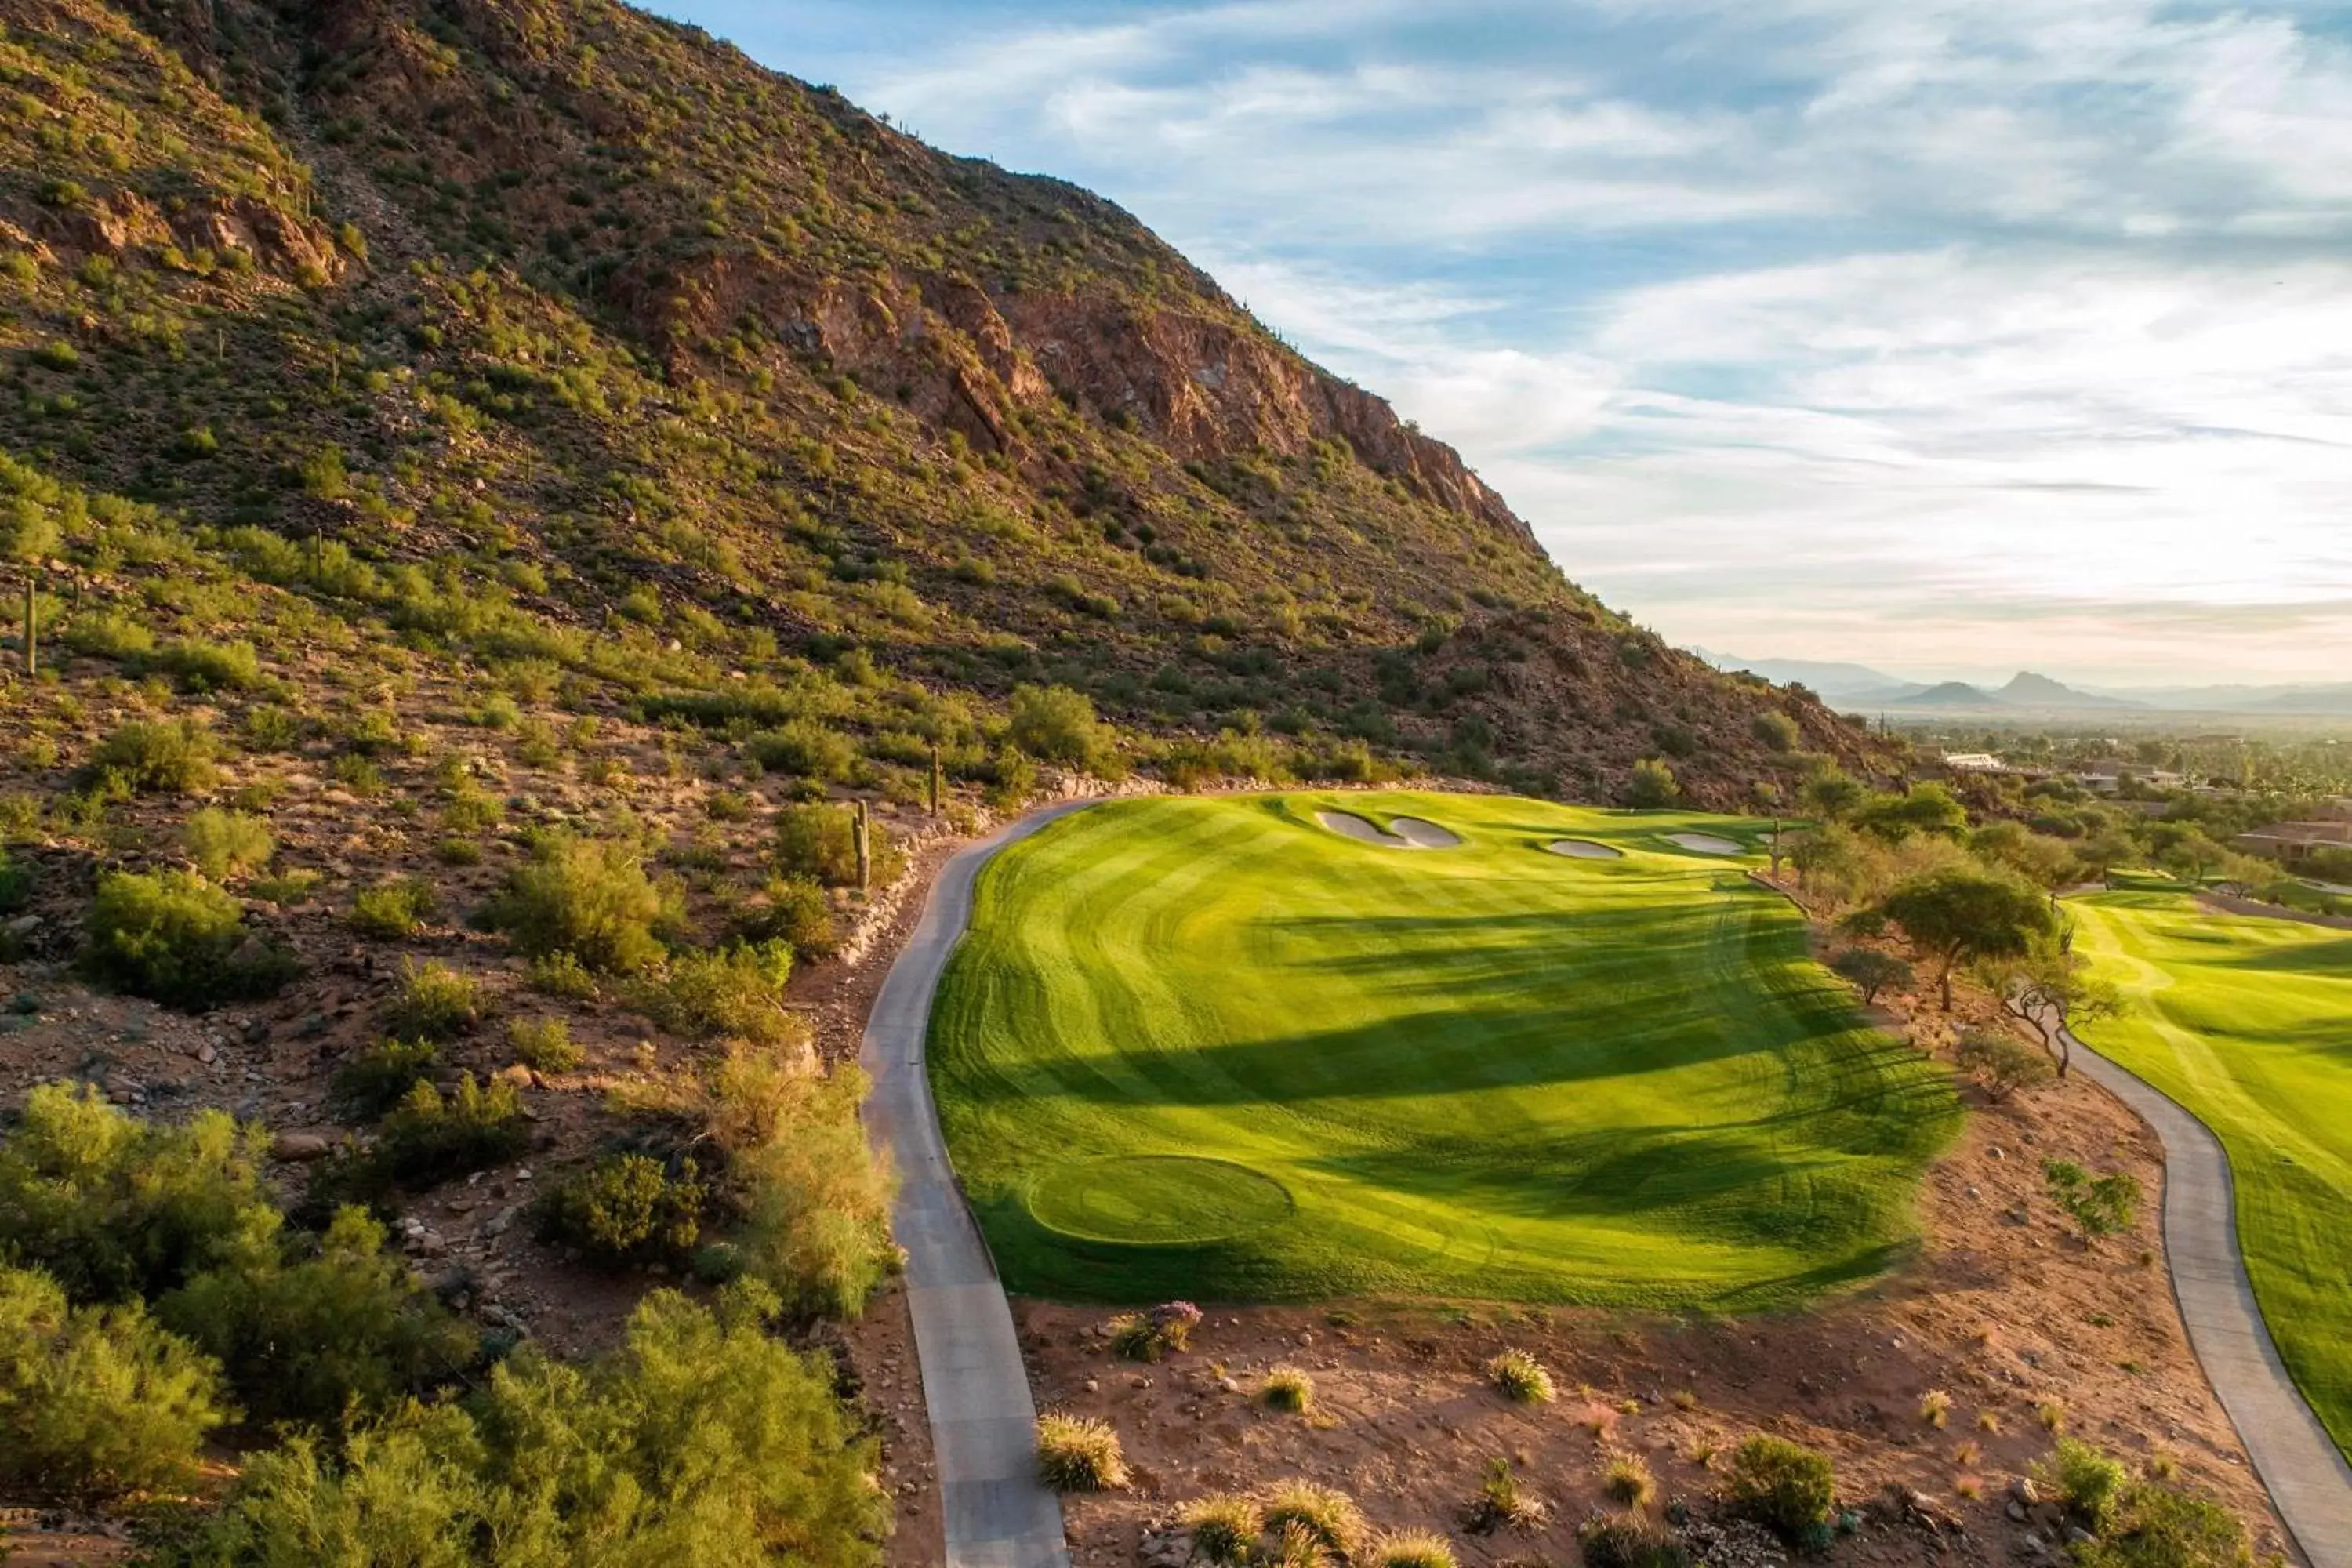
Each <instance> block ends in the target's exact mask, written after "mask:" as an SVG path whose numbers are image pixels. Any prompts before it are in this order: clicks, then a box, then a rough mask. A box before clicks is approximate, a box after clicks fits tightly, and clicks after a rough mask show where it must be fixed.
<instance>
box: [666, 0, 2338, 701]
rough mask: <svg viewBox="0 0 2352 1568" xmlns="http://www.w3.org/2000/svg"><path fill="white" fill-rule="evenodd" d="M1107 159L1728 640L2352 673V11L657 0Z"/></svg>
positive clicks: (1885, 660)
mask: <svg viewBox="0 0 2352 1568" xmlns="http://www.w3.org/2000/svg"><path fill="white" fill-rule="evenodd" d="M659 8H660V9H662V10H664V11H666V12H667V13H668V14H670V15H673V16H682V17H684V18H686V19H688V20H692V21H695V22H698V23H700V24H701V25H702V26H706V27H708V28H709V30H710V31H712V32H713V33H716V34H718V35H719V36H721V37H728V38H730V39H732V40H733V41H735V42H736V43H738V44H740V46H742V47H744V48H745V49H746V50H747V51H748V52H750V53H751V55H753V56H754V57H756V58H760V59H761V60H763V61H765V62H767V63H768V64H770V65H772V66H774V67H776V68H779V69H782V70H786V71H790V72H791V73H793V75H796V76H799V77H802V78H804V79H810V80H814V81H824V82H832V83H835V84H836V85H838V86H839V87H840V88H841V89H843V90H844V91H845V92H846V93H848V94H849V95H850V96H851V97H852V98H853V99H855V100H857V101H858V102H860V103H862V104H863V105H865V106H866V108H868V109H870V110H875V111H877V112H881V113H887V114H888V115H890V116H891V118H892V119H893V120H894V121H896V122H897V123H898V124H899V125H901V126H902V127H904V128H906V129H908V130H909V131H911V132H915V133H917V134H919V135H920V136H922V137H924V138H925V139H926V140H928V141H929V142H933V143H935V144H937V145H940V146H942V147H945V148H948V149H950V150H951V151H953V152H957V153H973V154H979V155H982V156H986V157H991V158H994V159H996V160H997V161H999V162H1001V163H1005V164H1007V165H1008V166H1010V167H1013V168H1016V169H1022V170H1033V171H1039V172H1045V173H1050V174H1056V175H1059V176H1061V177H1063V178H1066V179H1069V180H1073V181H1076V182H1077V183H1079V184H1085V185H1087V186H1089V187H1091V188H1093V189H1095V190H1097V191H1099V192H1101V193H1103V194H1104V195H1108V196H1109V197H1111V198H1112V199H1113V200H1116V201H1118V202H1119V203H1120V204H1122V205H1125V206H1127V207H1128V208H1129V210H1131V211H1133V212H1134V213H1135V214H1136V215H1137V216H1139V217H1140V218H1142V219H1143V220H1144V221H1145V222H1146V223H1148V224H1150V226H1152V227H1153V228H1155V229H1157V230H1158V231H1159V232H1160V234H1161V235H1163V236H1164V237H1167V238H1168V239H1169V240H1170V241H1171V243H1173V244H1175V245H1176V246H1177V247H1179V248H1181V249H1182V250H1183V251H1185V252H1186V253H1187V254H1188V255H1190V256H1191V257H1192V258H1193V259H1194V260H1196V261H1198V262H1200V263H1201V264H1202V265H1203V266H1205V267H1206V268H1209V270H1210V271H1212V272H1213V273H1214V274H1215V275H1216V276H1217V277H1218V278H1219V279H1221V280H1222V281H1223V283H1224V284H1225V285H1226V287H1227V288H1228V289H1231V290H1232V291H1233V292H1234V294H1235V295H1237V296H1238V297H1240V298H1241V299H1242V300H1244V301H1245V302H1246V303H1248V304H1249V305H1250V306H1251V307H1252V308H1253V309H1254V310H1256V312H1257V313H1258V315H1259V316H1260V317H1261V318H1262V319H1264V320H1265V321H1267V322H1268V323H1269V324H1270V325H1272V326H1273V327H1275V328H1276V330H1277V331H1281V332H1282V333H1283V334H1284V335H1285V336H1286V337H1287V338H1288V339H1289V340H1290V341H1291V342H1294V343H1296V344H1297V345H1298V346H1299V347H1300V348H1301V349H1303V350H1304V351H1305V352H1307V353H1309V354H1310V355H1312V356H1313V357H1315V358H1316V359H1318V360H1319V361H1320V362H1322V363H1325V364H1327V365H1329V366H1330V367H1331V368H1333V369H1334V370H1337V371H1339V372H1340V373H1342V374H1347V375H1349V376H1351V377H1354V378H1355V379H1357V380H1359V381H1360V382H1362V383H1363V384H1366V385H1367V386H1370V387H1371V388H1373V389H1375V390H1377V391H1379V392H1381V393H1383V394H1385V395H1388V396H1389V397H1390V398H1391V400H1392V401H1394V402H1395V403H1396V405H1397V406H1398V408H1399V409H1400V411H1402V413H1404V414H1406V415H1408V416H1412V417H1413V418H1416V419H1418V420H1419V421H1420V423H1421V424H1422V426H1423V428H1425V429H1427V430H1428V431H1430V432H1431V433H1432V434H1433V435H1437V436H1440V437H1444V438H1445V439H1447V440H1450V441H1452V442H1454V444H1455V445H1456V446H1458V447H1461V448H1462V450H1463V452H1464V453H1465V456H1466V457H1468V458H1469V459H1470V461H1471V462H1472V463H1473V464H1474V465H1475V466H1476V467H1477V468H1479V470H1480V471H1481V473H1482V474H1483V475H1484V476H1485V477H1486V479H1488V480H1490V481H1491V482H1492V483H1494V484H1495V485H1496V487H1497V488H1499V489H1501V490H1502V492H1503V493H1504V494H1505V495H1506V496H1507V498H1508V499H1509V500H1511V502H1512V504H1513V505H1514V506H1515V507H1516V508H1517V510H1518V511H1519V512H1520V514H1521V515H1523V516H1525V517H1526V518H1527V519H1528V521H1530V522H1531V523H1532V524H1533V525H1534V526H1535V528H1536V531H1537V532H1538V535H1539V536H1540V537H1541V538H1542V540H1543V542H1544V543H1545V545H1546V547H1547V548H1549V550H1550V552H1552V554H1553V556H1554V557H1555V558H1556V559H1557V560H1559V563H1561V565H1562V566H1563V567H1564V568H1565V569H1566V570H1567V572H1568V573H1569V574H1570V576H1571V577H1573V578H1575V579H1576V580H1577V581H1579V582H1580V583H1582V584H1585V585H1586V586H1588V587H1590V588H1591V589H1593V590H1594V591H1595V592H1598V593H1600V594H1601V595H1603V596H1604V597H1605V598H1607V599H1608V600H1609V601H1610V602H1611V603H1612V604H1614V605H1618V606H1619V607H1620V608H1622V609H1623V610H1625V611H1626V612H1628V613H1629V614H1631V615H1633V616H1636V617H1637V618H1639V619H1641V620H1643V621H1644V622H1646V623H1648V624H1650V625H1652V626H1655V627H1656V628H1657V629H1658V630H1659V631H1661V632H1662V633H1664V635H1665V636H1667V637H1670V638H1673V639H1674V640H1675V641H1678V642H1683V643H1686V644H1689V643H1696V644H1703V645H1705V646H1706V647H1712V648H1717V649H1728V650H1732V651H1735V652H1738V653H1741V654H1745V655H1748V656H1749V657H1752V658H1762V657H1776V656H1777V657H1782V658H1853V659H1859V660H1862V661H1864V662H1867V663H1873V664H1876V665H1880V666H1882V667H1892V668H1896V669H1899V670H1903V671H1914V670H1916V671H1920V672H1923V673H1937V674H1947V673H1948V674H1954V675H1962V676H1971V677H1993V676H2006V675H2007V674H2008V673H2009V672H2010V671H2011V670H2013V669H2016V668H2020V667H2030V668H2039V669H2042V670H2045V671H2047V672H2048V673H2052V674H2055V675H2059V676H2061V677H2062V678H2071V679H2079V680H2090V681H2095V682H2096V681H2108V682H2117V681H2130V680H2135V679H2151V680H2164V681H2184V682H2185V681H2202V680H2209V679H2210V680H2231V679H2248V680H2279V679H2352V0H2347V3H2346V4H2336V5H2317V4H2314V5H2242V6H2233V7H2222V6H2210V5H2148V4H2135V3H2128V0H2035V3H2034V4H2032V5H2017V4H2014V3H2013V0H1906V3H1905V4H1903V5H1888V4H1886V3H1885V0H1793V3H1790V4H1778V5H1776V4H1770V3H1769V0H1549V3H1538V0H1465V3H1448V4H1440V5H1432V4H1428V3H1427V0H1422V3H1418V4H1397V3H1390V0H1227V3H1222V4H1185V5H1175V4H1169V5H1101V4H1097V5H1077V4H1069V3H1062V0H1045V3H1038V0H1026V3H1023V4H1010V3H999V0H958V3H956V4H935V3H930V0H906V3H891V0H861V3H856V4H850V3H838V0H768V3H762V4H751V3H749V0H667V3H666V4H663V5H660V6H659Z"/></svg>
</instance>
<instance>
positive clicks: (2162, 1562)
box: [2074, 1481, 2253, 1568]
mask: <svg viewBox="0 0 2352 1568" xmlns="http://www.w3.org/2000/svg"><path fill="white" fill-rule="evenodd" d="M2252 1562H2253V1550H2252V1547H2251V1546H2250V1545H2249V1544H2248V1542H2247V1540H2246V1527H2245V1525H2244V1524H2243V1523H2242V1522H2241V1521H2239V1520H2238V1519H2237V1517H2236V1516H2235V1515H2233V1514H2231V1512H2230V1510H2228V1509H2225V1508H2223V1507H2222V1506H2221V1504H2219V1503H2217V1502H2213V1501H2211V1500H2209V1499H2206V1498H2201V1497H2198V1496H2195V1495H2193V1494H2192V1493H2189V1492H2185V1491H2181V1490H2179V1489H2177V1488H2173V1487H2167V1486H2159V1485H2158V1484H2157V1483H2155V1482H2153V1481H2141V1482H2139V1483H2138V1484H2137V1485H2135V1486H2133V1487H2131V1488H2129V1489H2126V1491H2125V1492H2124V1494H2123V1497H2122V1498H2121V1499H2120V1500H2118V1502H2117V1503H2116V1508H2115V1510H2114V1512H2113V1515H2112V1518H2111V1521H2110V1523H2109V1525H2108V1527H2107V1529H2106V1530H2105V1531H2103V1532H2102V1533H2101V1534H2100V1536H2099V1538H2098V1539H2097V1540H2095V1541H2087V1542H2078V1543H2077V1544H2076V1545H2075V1547H2074V1563H2075V1568H2250V1565H2251V1564H2252Z"/></svg>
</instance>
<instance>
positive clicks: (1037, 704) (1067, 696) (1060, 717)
mask: <svg viewBox="0 0 2352 1568" xmlns="http://www.w3.org/2000/svg"><path fill="white" fill-rule="evenodd" d="M1006 711H1007V716H1008V717H1009V719H1010V720H1011V721H1012V730H1011V733H1012V738H1013V744H1014V745H1016V746H1018V747H1020V748H1021V750H1022V752H1024V753H1025V754H1026V755H1029V756H1032V757H1036V758H1038V759H1040V760H1041V761H1044V762H1048V763H1064V764H1066V766H1069V767H1074V768H1080V767H1084V766H1086V765H1087V763H1088V762H1090V761H1092V760H1093V759H1094V757H1095V756H1096V754H1097V752H1101V751H1102V750H1104V749H1105V747H1106V746H1107V744H1108V736H1107V734H1106V733H1105V731H1104V729H1103V726H1102V722H1101V721H1100V720H1098V719H1097V718H1096V717H1095V705H1094V702H1093V701H1092V700H1090V699H1089V698H1087V695H1086V693H1084V692H1082V691H1073V690H1071V689H1069V688H1068V687H1066V686H1017V687H1015V688H1013V698H1012V700H1011V702H1010V703H1009V704H1007V709H1006Z"/></svg>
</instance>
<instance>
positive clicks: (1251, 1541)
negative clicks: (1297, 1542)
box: [1176, 1492, 1265, 1568]
mask: <svg viewBox="0 0 2352 1568" xmlns="http://www.w3.org/2000/svg"><path fill="white" fill-rule="evenodd" d="M1176 1518H1177V1521H1178V1522H1179V1523H1181V1524H1182V1525H1183V1527H1184V1528H1185V1529H1186V1530H1188V1531H1192V1555H1193V1556H1194V1557H1196V1558H1198V1559H1199V1560H1200V1561H1202V1562H1203V1563H1211V1564H1213V1565H1214V1568H1240V1565H1241V1564H1242V1563H1246V1562H1248V1561H1249V1557H1250V1553H1251V1552H1254V1551H1255V1550H1256V1548H1257V1538H1258V1537H1259V1536H1261V1535H1263V1534H1265V1515H1263V1514H1262V1513H1260V1512H1259V1511H1258V1506H1257V1504H1256V1503H1255V1502H1254V1501H1252V1500H1250V1499H1248V1498H1245V1497H1240V1496H1237V1495H1235V1494H1234V1493H1232V1492H1212V1493H1211V1494H1210V1495H1208V1496H1207V1497H1202V1498H1194V1499H1193V1500H1192V1501H1191V1502H1189V1503H1186V1504H1185V1505H1184V1507H1183V1508H1182V1509H1181V1510H1179V1511H1178V1513H1177V1516H1176Z"/></svg>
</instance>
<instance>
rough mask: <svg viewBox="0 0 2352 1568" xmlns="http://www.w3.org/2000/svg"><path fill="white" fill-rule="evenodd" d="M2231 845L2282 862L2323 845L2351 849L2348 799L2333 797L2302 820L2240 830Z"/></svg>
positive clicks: (2289, 863)
mask: <svg viewBox="0 0 2352 1568" xmlns="http://www.w3.org/2000/svg"><path fill="white" fill-rule="evenodd" d="M2230 843H2231V846H2232V847H2235V848H2239V849H2242V850H2244V851H2245V852H2246V853H2247V854H2249V855H2260V856H2262V857H2263V858H2264V859H2267V860H2275V861H2277V862H2278V863H2279V864H2281V865H2282V866H2296V865H2301V864H2302V863H2303V862H2305V861H2306V860H2309V859H2310V858H2312V857H2313V856H2315V855H2317V854H2318V853H2320V852H2321V851H2322V850H2326V849H2352V801H2341V800H2339V801H2336V802H2334V803H2333V804H2331V805H2326V806H2323V807H2321V808H2320V814H2319V815H2318V816H2315V817H2313V818H2311V819H2309V820H2307V821H2304V822H2273V823H2271V824H2270V825H2269V826H2264V827H2257V828H2255V829H2254V830H2253V831H2252V832H2251V833H2241V834H2239V835H2238V836H2237V837H2235V838H2232V839H2231V840H2230Z"/></svg>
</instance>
